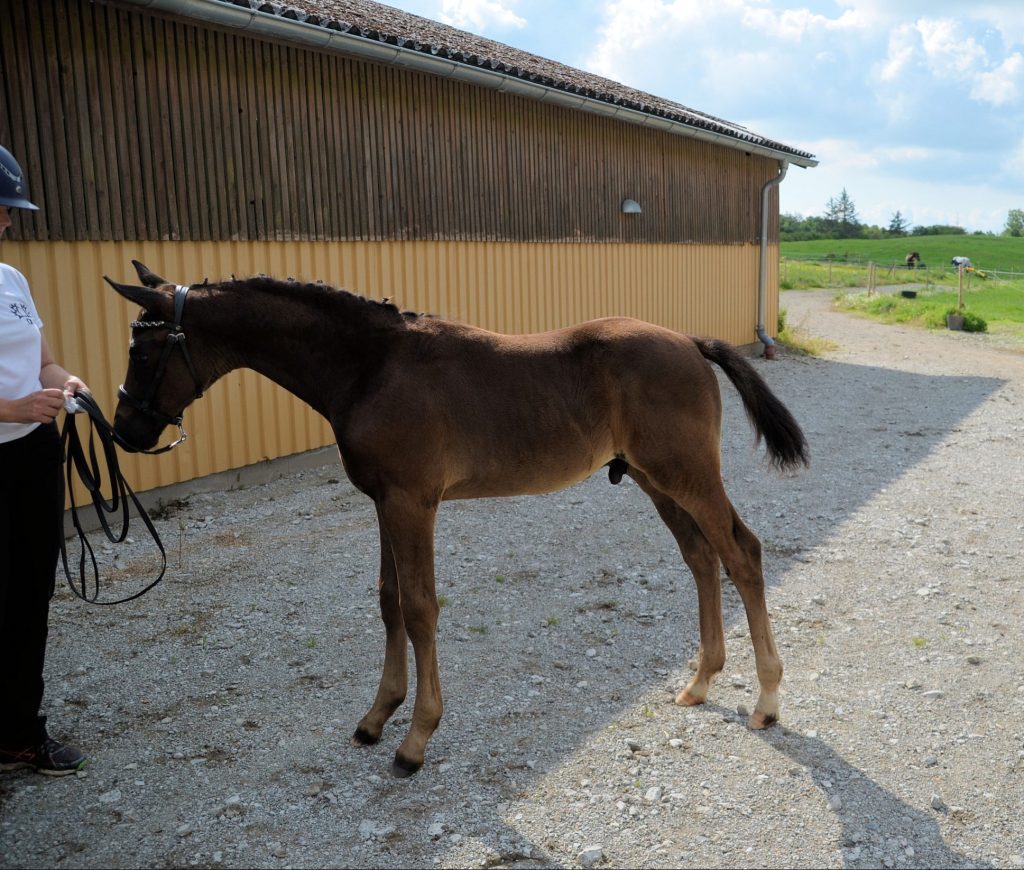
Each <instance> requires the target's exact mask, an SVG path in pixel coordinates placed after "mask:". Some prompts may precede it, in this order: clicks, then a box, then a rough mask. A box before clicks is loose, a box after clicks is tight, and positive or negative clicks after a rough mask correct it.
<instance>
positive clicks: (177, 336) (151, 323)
mask: <svg viewBox="0 0 1024 870" xmlns="http://www.w3.org/2000/svg"><path fill="white" fill-rule="evenodd" d="M189 289H190V288H188V287H184V286H182V285H180V284H179V285H177V286H176V287H175V288H174V320H173V321H172V322H169V321H166V320H135V321H132V324H131V327H132V329H133V330H135V329H149V328H153V327H160V328H162V329H168V330H170V331H169V332H168V333H167V341H166V343H165V344H164V346H163V350H162V351H161V352H160V360H159V362H158V363H157V367H156V374H154V375H153V380H152V381H151V382H150V385H149V389H148V390H146V395H145V396H144V397H143V398H142V399H141V400H139V399H137V398H136V397H135V396H133V395H132V394H131V393H129V392H128V391H127V390H126V389H125V388H124V384H121V385H120V386H119V387H118V388H117V395H118V396H119V397H120V398H121V399H124V400H125V401H127V402H128V404H129V405H131V406H132V407H133V408H135V410H137V411H141V412H142V413H143V414H145V415H146V416H148V417H152V418H153V419H154V420H156V421H158V422H159V423H161V424H162V425H164V426H171V425H173V426H177V427H178V433H179V437H178V440H177V441H174V442H172V443H171V444H167V445H166V446H164V447H159V448H157V449H156V450H142V449H140V448H137V447H133V446H132V445H130V444H128V443H127V442H125V441H124V439H123V438H118V443H119V444H121V446H122V447H124V448H125V449H126V450H129V451H131V452H134V453H147V454H150V455H155V454H158V453H166V452H167V451H168V450H171V449H172V448H174V447H177V446H178V445H179V444H181V443H182V442H184V441H186V440H188V433H187V432H186V431H185V427H184V425H183V424H182V416H181V415H180V414H179V415H178V416H177V417H171V416H169V415H167V414H165V413H163V412H162V411H158V410H157V409H156V408H155V407H154V406H153V402H154V399H156V394H157V390H159V389H160V384H161V383H162V382H163V379H164V374H165V373H166V371H167V363H168V362H169V361H170V358H171V353H172V352H173V351H174V348H176V347H179V348H181V353H182V355H183V356H184V357H185V364H186V365H187V366H188V370H189V373H190V374H191V375H192V380H193V381H194V382H195V385H196V392H195V395H194V396H193V401H194V400H195V399H198V398H200V397H201V396H202V395H203V383H202V381H200V380H199V375H198V374H197V373H196V367H195V365H194V364H193V363H192V354H190V353H189V350H188V344H187V343H186V337H185V333H184V332H182V329H181V315H182V312H184V310H185V299H186V298H187V297H188V291H189Z"/></svg>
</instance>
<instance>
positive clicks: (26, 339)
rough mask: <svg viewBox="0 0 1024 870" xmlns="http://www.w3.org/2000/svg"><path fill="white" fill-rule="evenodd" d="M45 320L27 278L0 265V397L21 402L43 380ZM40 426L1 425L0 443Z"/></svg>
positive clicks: (24, 424)
mask: <svg viewBox="0 0 1024 870" xmlns="http://www.w3.org/2000/svg"><path fill="white" fill-rule="evenodd" d="M42 328H43V321H42V320H41V319H40V318H39V312H37V311H36V306H35V303H34V302H33V301H32V293H31V291H30V290H29V287H28V281H26V280H25V276H24V275H22V274H21V272H19V271H18V270H17V269H14V268H12V267H10V266H8V265H7V264H6V263H0V398H3V399H20V398H21V397H22V396H27V395H28V394H29V393H34V392H35V391H36V390H41V389H42V388H43V385H42V383H40V381H39V363H40V360H41V357H42V342H43V339H42V335H41V334H40V332H39V330H41V329H42ZM38 425H39V424H38V423H0V444H2V443H4V442H6V441H14V440H15V439H16V438H22V437H24V436H25V435H28V433H29V432H31V431H32V430H33V429H35V428H36V426H38Z"/></svg>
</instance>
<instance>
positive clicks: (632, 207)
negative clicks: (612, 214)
mask: <svg viewBox="0 0 1024 870" xmlns="http://www.w3.org/2000/svg"><path fill="white" fill-rule="evenodd" d="M622 213H623V214H640V203H638V202H637V201H636V200H635V199H624V200H622Z"/></svg>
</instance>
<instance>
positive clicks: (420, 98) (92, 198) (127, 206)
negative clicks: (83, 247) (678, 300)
mask: <svg viewBox="0 0 1024 870" xmlns="http://www.w3.org/2000/svg"><path fill="white" fill-rule="evenodd" d="M0 142H3V143H4V144H5V145H8V146H9V147H10V148H11V150H12V151H13V152H14V153H15V154H16V155H17V156H18V158H19V159H20V160H21V161H22V164H23V166H24V168H25V169H26V173H27V178H28V181H29V189H30V191H31V195H32V197H33V199H34V200H35V201H37V202H38V204H39V205H40V206H41V208H42V210H41V211H40V212H36V213H32V214H27V213H26V214H25V215H24V216H23V219H22V220H21V221H20V222H19V225H18V226H17V227H15V228H14V229H13V230H12V238H19V239H24V240H63V241H86V240H92V241H97V240H103V241H107V240H113V241H119V240H148V241H157V240H182V241H185V240H188V241H203V240H220V241H256V240H277V241H288V240H410V239H418V240H440V239H454V240H492V241H564V240H571V241H577V242H591V241H622V242H647V243H666V242H675V243H698V244H734V243H742V244H749V243H755V242H756V241H757V239H758V238H759V234H760V226H759V221H760V201H759V200H760V197H759V194H760V189H761V185H762V184H763V183H764V182H765V181H766V180H768V179H769V178H772V177H774V176H775V174H776V173H777V169H778V166H777V162H776V161H774V160H771V159H769V158H764V157H757V156H749V155H746V154H745V153H743V152H741V151H737V150H735V149H732V148H726V147H723V146H719V145H714V144H711V143H707V142H703V141H698V140H696V139H690V138H684V137H681V136H678V135H673V134H670V133H666V132H660V131H655V130H647V129H643V128H641V127H638V126H636V125H632V124H628V123H624V122H619V121H614V120H611V119H606V118H601V117H598V116H594V115H591V114H588V113H585V112H578V111H573V110H571V109H568V108H564V107H558V106H551V105H546V104H544V103H540V102H538V101H536V100H530V99H527V98H522V97H515V96H510V95H508V94H501V93H497V92H495V91H491V90H487V89H484V88H480V87H476V86H473V85H470V84H466V83H462V82H457V81H454V80H450V79H442V78H438V77H434V76H429V75H426V74H423V73H419V72H415V71H410V70H408V69H403V68H399V67H394V66H385V65H380V64H375V63H372V62H365V61H361V60H356V59H349V58H345V57H341V56H339V55H337V54H328V53H324V52H318V51H313V50H308V49H303V48H297V47H291V46H286V45H284V44H279V43H272V42H266V41H260V40H255V39H253V38H251V37H248V36H244V35H238V34H234V33H227V32H222V31H219V30H213V29H208V28H205V27H203V26H201V25H200V24H197V23H196V22H189V21H179V20H173V19H168V18H163V17H159V16H154V15H152V14H149V13H147V12H144V11H139V10H137V9H125V8H120V7H117V6H116V5H108V4H105V3H102V2H100V3H93V2H87V0H31V2H29V0H12V2H9V3H7V4H6V10H5V14H4V15H2V16H0ZM625 197H630V198H632V199H635V200H637V201H638V202H639V203H640V204H641V206H642V208H643V213H642V214H641V215H630V216H626V215H622V214H621V213H620V204H621V202H622V200H623V198H625ZM776 212H777V209H773V214H775V213H776ZM776 223H777V219H776V218H774V217H773V219H772V224H773V225H772V227H771V228H770V231H771V237H772V238H773V239H774V238H776V237H777V227H776Z"/></svg>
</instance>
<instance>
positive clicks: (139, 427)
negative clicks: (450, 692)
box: [107, 261, 807, 776]
mask: <svg viewBox="0 0 1024 870" xmlns="http://www.w3.org/2000/svg"><path fill="white" fill-rule="evenodd" d="M133 262H134V261H133ZM134 265H135V268H136V271H137V272H138V275H139V279H140V281H142V283H143V285H144V286H142V287H136V286H126V285H121V284H117V283H115V282H113V281H110V279H109V278H108V279H107V280H108V281H109V282H110V284H111V285H112V286H113V287H114V289H115V290H117V292H118V293H120V294H121V295H122V296H124V297H125V298H126V299H129V300H131V301H133V302H135V303H136V304H138V305H140V306H142V309H143V311H142V313H141V315H140V316H139V319H138V320H137V321H136V322H135V323H133V324H132V341H131V349H130V352H129V363H128V372H127V375H126V376H125V382H124V386H123V387H122V388H121V390H120V395H121V398H120V401H119V402H118V405H117V411H116V414H115V420H114V425H115V429H116V431H117V433H118V434H119V435H120V436H121V437H122V438H123V439H124V440H125V441H126V442H128V443H130V444H132V445H133V446H135V447H136V448H138V449H148V448H151V447H153V446H154V445H155V444H156V442H157V440H158V438H159V436H160V433H161V432H162V430H163V429H164V428H165V426H167V425H168V423H178V424H179V425H180V415H181V413H182V411H183V409H184V408H185V407H186V406H188V405H189V404H190V403H191V402H192V401H193V400H194V399H195V398H196V397H197V396H199V395H201V394H202V392H203V391H204V390H205V389H206V388H207V387H208V386H209V385H210V384H212V383H213V382H214V381H216V380H217V379H218V378H220V377H222V376H223V375H225V374H227V373H228V372H230V371H232V370H234V369H237V368H241V367H247V368H251V369H254V370H256V371H257V372H260V373H261V374H263V375H265V376H266V377H268V378H270V379H271V380H273V381H275V382H276V383H278V384H279V385H281V386H282V387H284V388H285V389H287V390H289V391H291V392H292V393H294V394H295V395H296V396H298V397H299V398H300V399H302V400H303V401H305V402H307V403H308V404H309V405H311V406H312V407H313V408H314V409H315V410H317V411H318V412H319V413H320V414H322V415H323V416H324V417H326V418H327V420H329V421H330V423H331V426H332V429H333V431H334V435H335V437H336V439H337V443H338V449H339V452H340V454H341V460H342V463H343V464H344V466H345V470H346V472H347V473H348V475H349V477H350V479H351V480H352V483H353V484H354V485H355V486H356V487H357V488H358V489H359V490H361V491H362V492H364V493H366V494H367V495H368V496H370V498H372V499H373V501H374V504H375V505H376V509H377V517H378V520H379V524H380V553H381V557H380V581H379V588H380V607H381V615H382V617H383V620H384V626H385V631H386V647H385V658H384V672H383V675H382V676H381V680H380V685H379V688H378V690H377V695H376V699H375V700H374V702H373V705H372V706H371V707H370V709H369V711H368V712H367V713H366V715H365V716H364V717H363V718H362V720H361V721H360V722H359V724H358V726H357V727H356V730H355V734H354V735H353V738H352V740H353V743H355V744H357V745H367V744H371V743H376V742H377V741H378V740H379V739H380V737H381V732H382V730H383V728H384V724H385V722H387V720H388V718H389V717H390V716H391V715H392V714H393V713H394V712H395V710H396V709H397V708H398V706H399V705H400V704H401V703H402V702H403V701H404V700H405V696H406V691H407V687H408V663H407V647H408V643H409V642H410V641H411V642H412V647H413V651H414V654H415V664H416V680H417V690H416V700H415V705H414V708H413V716H412V724H411V726H410V728H409V731H408V733H407V734H406V736H405V739H404V740H403V741H402V744H401V746H400V747H399V749H398V751H397V753H396V755H395V760H394V764H393V765H392V770H393V772H394V773H395V774H396V775H398V776H408V775H410V774H412V773H414V772H415V771H417V770H418V769H419V768H420V767H421V766H422V764H423V760H424V754H425V750H426V745H427V741H428V740H429V738H430V736H431V734H433V732H434V730H435V728H436V727H437V725H438V723H439V722H440V719H441V711H442V704H441V680H440V675H439V672H438V666H437V654H436V646H435V640H436V630H437V620H438V602H437V595H436V593H435V587H434V519H435V516H436V513H437V509H438V506H439V505H440V503H441V502H442V501H445V500H447V499H456V498H481V497H485V496H506V495H522V494H531V493H542V492H550V491H552V490H556V489H561V488H563V487H567V486H569V485H571V484H573V483H576V482H577V481H580V480H583V479H584V478H586V477H588V476H589V475H591V474H593V473H594V472H595V471H596V470H598V469H599V468H601V467H602V466H604V465H609V466H610V474H611V476H612V480H613V482H618V479H620V478H621V476H622V474H623V473H625V474H628V475H629V476H630V477H632V478H633V479H634V480H635V481H636V482H637V484H638V485H639V486H640V488H641V489H642V490H643V491H644V492H645V493H647V495H648V496H650V498H651V500H652V501H653V502H654V505H655V507H656V508H657V510H658V513H659V514H660V516H661V518H662V520H664V522H665V524H666V525H667V526H668V528H669V529H670V531H671V532H672V534H673V535H674V536H675V539H676V541H677V543H678V545H679V549H680V551H681V553H682V556H683V559H684V560H685V562H686V564H687V565H688V566H689V567H690V570H691V571H692V572H693V576H694V579H695V580H696V583H697V599H698V603H699V607H700V654H699V659H698V666H697V672H696V674H695V675H694V676H693V679H692V680H691V681H690V683H689V685H688V686H687V687H686V688H685V689H684V690H683V691H682V692H680V693H679V696H678V697H677V698H676V701H677V703H679V704H686V705H692V704H700V703H702V702H703V701H704V700H705V699H706V698H707V695H708V687H709V686H710V684H711V681H712V679H713V678H714V677H715V675H716V674H718V672H719V671H721V670H722V667H723V666H724V663H725V643H724V638H723V634H724V632H723V625H722V604H721V587H720V578H719V563H720V562H721V563H724V565H725V568H726V570H727V571H728V573H729V576H730V577H731V578H732V581H733V583H734V584H735V585H736V588H737V589H738V590H739V593H740V595H741V596H742V598H743V603H744V606H745V608H746V611H747V619H748V622H749V625H750V637H751V640H752V642H753V646H754V653H755V657H756V661H757V676H758V680H759V682H760V689H761V691H760V695H759V697H758V700H757V706H756V708H755V710H754V712H753V713H752V714H751V717H750V727H751V728H764V727H766V726H768V725H770V724H771V723H772V722H774V721H775V719H776V718H777V716H778V713H779V701H778V687H779V681H780V680H781V678H782V663H781V662H780V661H779V656H778V653H777V651H776V649H775V643H774V640H773V638H772V630H771V626H770V624H769V620H768V612H767V608H766V606H765V598H764V577H763V574H762V570H761V545H760V542H759V541H758V539H757V538H756V537H755V536H754V534H753V533H752V532H751V531H750V530H749V529H748V528H747V527H746V526H745V525H744V524H743V521H742V520H741V519H740V517H739V515H738V514H737V513H736V511H735V509H734V508H733V506H732V504H731V503H730V501H729V499H728V497H727V496H726V494H725V490H724V488H723V486H722V477H721V469H720V456H719V444H720V441H721V418H722V405H721V396H720V393H719V389H718V381H717V380H716V378H715V375H714V372H713V371H712V369H711V366H710V365H709V364H708V361H709V360H710V361H711V362H714V363H715V364H717V365H718V366H720V367H721V368H722V370H723V371H724V372H725V373H726V375H727V376H728V377H729V379H730V380H731V381H732V383H733V385H734V386H735V387H736V389H737V391H738V392H739V394H740V396H741V398H742V400H743V404H744V407H745V409H746V412H747V415H748V417H749V419H750V422H751V424H752V426H753V428H754V430H755V432H756V433H757V437H758V440H760V439H762V438H763V439H764V441H765V444H766V447H767V451H768V455H769V457H770V458H771V461H772V462H773V464H774V465H775V466H777V467H778V468H780V469H790V468H794V467H796V466H799V465H802V464H806V463H807V445H806V441H805V439H804V436H803V433H802V432H801V430H800V427H799V426H798V425H797V423H796V421H795V420H794V419H793V417H792V415H791V414H790V413H789V411H788V410H786V408H785V407H784V406H783V405H782V403H781V402H780V401H779V400H778V399H777V398H776V397H775V395H774V394H773V393H772V392H771V390H770V389H769V388H768V386H767V385H766V384H765V382H764V381H763V380H762V378H761V377H760V376H759V375H758V374H757V372H756V371H755V370H754V368H753V367H752V366H751V365H750V363H749V362H748V361H747V360H746V359H744V358H743V357H742V356H741V355H740V354H739V353H737V351H736V350H735V349H733V348H732V347H730V346H729V345H727V344H725V343H723V342H720V341H715V340H713V339H707V338H692V337H688V336H685V335H680V334H678V333H675V332H672V331H670V330H668V329H664V328H662V327H659V326H653V325H651V324H648V323H643V322H640V321H637V320H630V319H627V318H622V317H610V318H604V319H601V320H593V321H590V322H587V323H583V324H580V325H578V326H573V327H569V328H566V329H559V330H555V331H552V332H545V333H540V334H536V335H499V334H497V333H493V332H488V331H486V330H483V329H478V328H476V327H473V326H467V325H465V324H461V323H456V322H451V321H446V320H440V319H435V318H430V317H424V316H417V315H413V314H410V313H408V312H401V311H399V310H398V309H397V308H396V307H395V306H393V305H390V304H388V303H380V302H371V301H368V300H366V299H363V298H361V297H359V296H356V295H354V294H351V293H347V292H345V291H344V290H337V289H334V288H332V287H329V286H327V285H324V284H300V283H297V282H294V281H278V280H274V279H272V278H268V277H256V278H249V279H246V280H232V281H226V282H223V283H219V284H209V283H203V284H200V285H194V286H192V287H191V288H186V287H175V286H173V285H171V284H168V283H167V282H166V281H164V279H162V278H160V277H159V276H157V275H154V274H153V273H152V272H151V271H150V270H149V269H147V268H146V267H145V266H143V265H142V264H141V263H138V262H134ZM186 297H187V300H188V304H187V306H186V305H185V300H186ZM176 348H180V349H181V351H182V353H175V352H174V351H175V349H176ZM142 397H144V398H142Z"/></svg>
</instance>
